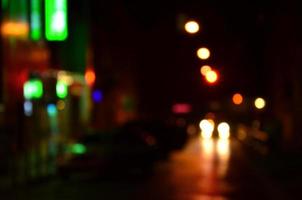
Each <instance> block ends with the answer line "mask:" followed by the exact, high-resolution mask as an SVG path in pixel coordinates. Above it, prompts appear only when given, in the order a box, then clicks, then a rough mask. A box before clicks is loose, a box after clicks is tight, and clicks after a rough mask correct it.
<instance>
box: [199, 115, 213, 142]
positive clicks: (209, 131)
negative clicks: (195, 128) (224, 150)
mask: <svg viewBox="0 0 302 200" xmlns="http://www.w3.org/2000/svg"><path fill="white" fill-rule="evenodd" d="M214 126H215V125H214V121H213V120H207V119H203V120H201V121H200V123H199V127H200V129H201V136H202V138H204V139H210V138H211V137H212V135H213V131H214Z"/></svg>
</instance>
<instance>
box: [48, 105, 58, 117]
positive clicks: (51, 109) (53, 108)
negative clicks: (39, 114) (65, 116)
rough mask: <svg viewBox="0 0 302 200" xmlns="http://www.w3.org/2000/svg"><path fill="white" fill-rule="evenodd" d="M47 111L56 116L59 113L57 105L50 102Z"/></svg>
mask: <svg viewBox="0 0 302 200" xmlns="http://www.w3.org/2000/svg"><path fill="white" fill-rule="evenodd" d="M47 113H48V115H49V116H51V117H54V116H56V115H57V107H56V105H55V104H48V105H47Z"/></svg>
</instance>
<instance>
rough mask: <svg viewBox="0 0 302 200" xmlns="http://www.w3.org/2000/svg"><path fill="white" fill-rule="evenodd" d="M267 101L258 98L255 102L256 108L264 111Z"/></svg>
mask: <svg viewBox="0 0 302 200" xmlns="http://www.w3.org/2000/svg"><path fill="white" fill-rule="evenodd" d="M265 104H266V103H265V100H264V99H263V98H260V97H259V98H257V99H256V100H255V107H256V108H257V109H259V110H261V109H263V108H264V107H265Z"/></svg>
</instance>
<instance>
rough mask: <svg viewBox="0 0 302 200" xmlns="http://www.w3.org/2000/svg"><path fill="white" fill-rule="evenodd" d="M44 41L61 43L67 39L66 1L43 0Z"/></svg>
mask: <svg viewBox="0 0 302 200" xmlns="http://www.w3.org/2000/svg"><path fill="white" fill-rule="evenodd" d="M45 20H46V22H45V25H46V28H45V30H46V39H47V40H49V41H63V40H65V39H66V38H67V37H68V24H67V21H68V20H67V0H45Z"/></svg>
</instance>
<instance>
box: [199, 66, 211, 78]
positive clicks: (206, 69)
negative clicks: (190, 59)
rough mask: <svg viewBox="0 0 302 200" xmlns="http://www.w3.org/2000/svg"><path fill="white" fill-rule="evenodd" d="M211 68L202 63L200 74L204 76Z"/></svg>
mask: <svg viewBox="0 0 302 200" xmlns="http://www.w3.org/2000/svg"><path fill="white" fill-rule="evenodd" d="M211 70H212V68H211V67H210V66H209V65H203V66H202V67H201V68H200V73H201V75H203V76H205V75H206V74H207V73H208V72H209V71H211Z"/></svg>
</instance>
